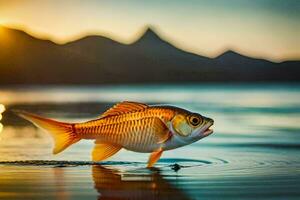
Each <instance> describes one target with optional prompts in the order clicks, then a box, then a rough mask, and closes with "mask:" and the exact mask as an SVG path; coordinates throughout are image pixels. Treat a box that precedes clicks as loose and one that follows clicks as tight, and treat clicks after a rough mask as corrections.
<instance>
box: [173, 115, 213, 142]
mask: <svg viewBox="0 0 300 200" xmlns="http://www.w3.org/2000/svg"><path fill="white" fill-rule="evenodd" d="M213 124H214V120H213V119H210V118H208V117H204V116H202V115H200V114H198V113H192V112H189V111H185V112H179V113H177V114H176V115H175V116H174V117H173V119H172V122H171V130H172V132H173V135H175V136H176V137H177V138H180V140H183V141H185V142H187V143H189V142H194V141H197V140H199V139H201V138H204V137H206V136H208V135H210V134H212V133H213V130H212V129H211V128H210V127H211V126H212V125H213Z"/></svg>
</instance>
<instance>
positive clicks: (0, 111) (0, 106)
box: [0, 104, 5, 114]
mask: <svg viewBox="0 0 300 200" xmlns="http://www.w3.org/2000/svg"><path fill="white" fill-rule="evenodd" d="M4 111H5V106H4V105H3V104H0V114H1V113H3V112H4Z"/></svg>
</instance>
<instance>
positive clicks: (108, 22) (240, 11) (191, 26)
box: [0, 0, 300, 62]
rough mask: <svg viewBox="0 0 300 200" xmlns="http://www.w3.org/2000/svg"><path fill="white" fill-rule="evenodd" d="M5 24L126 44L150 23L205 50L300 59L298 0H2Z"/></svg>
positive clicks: (61, 39)
mask: <svg viewBox="0 0 300 200" xmlns="http://www.w3.org/2000/svg"><path fill="white" fill-rule="evenodd" d="M0 25H4V26H8V27H12V28H18V29H23V30H25V31H26V32H28V33H30V34H32V35H33V36H36V37H39V38H44V39H45V38H47V39H51V40H52V41H54V42H56V43H66V42H69V41H72V40H76V39H79V38H81V37H83V36H85V35H90V34H92V35H95V34H96V35H103V36H106V37H109V38H111V39H114V40H117V41H119V42H122V43H126V44H130V43H132V42H134V41H135V40H137V39H138V38H139V37H140V36H141V34H142V33H143V31H144V30H145V28H146V27H147V26H151V27H154V29H155V31H156V32H157V33H158V34H159V35H160V36H161V37H162V38H163V39H166V40H168V41H169V42H170V43H172V44H174V45H175V46H177V47H179V48H181V49H183V50H186V51H189V52H193V53H196V54H199V55H203V56H208V57H216V56H218V55H220V54H221V53H222V52H224V51H226V50H229V49H230V50H233V51H237V52H239V53H241V54H243V55H247V56H251V57H256V58H265V59H268V60H272V61H275V62H281V61H285V60H299V59H300V37H299V36H300V1H299V0H197V1H196V0H185V1H179V0H173V1H171V0H169V1H167V0H161V1H158V0H152V1H146V0H145V1H143V0H119V1H115V0H107V1H100V0H98V1H95V0H89V1H80V0H0ZM0 36H1V35H0Z"/></svg>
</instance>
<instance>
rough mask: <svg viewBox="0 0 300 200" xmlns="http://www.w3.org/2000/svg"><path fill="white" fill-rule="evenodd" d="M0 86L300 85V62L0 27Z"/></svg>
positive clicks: (150, 38) (146, 40)
mask: <svg viewBox="0 0 300 200" xmlns="http://www.w3.org/2000/svg"><path fill="white" fill-rule="evenodd" d="M0 28H1V34H0V68H1V70H0V77H1V79H0V84H2V85H9V84H123V83H125V84H130V83H196V82H257V81H277V82H278V81H286V82H287V81H289V82H291V81H293V82H298V81H300V62H299V61H286V62H282V63H273V62H270V61H267V60H263V59H254V58H250V57H246V56H243V55H240V54H238V53H236V52H233V51H227V52H225V53H223V54H222V55H220V56H218V57H216V58H213V59H212V58H207V57H204V56H200V55H197V54H193V53H189V52H186V51H183V50H181V49H178V48H176V47H174V46H173V45H172V44H171V43H169V42H167V41H166V40H163V39H162V38H161V37H160V36H159V35H158V34H156V33H155V31H154V30H153V28H148V29H147V30H146V31H145V33H144V34H143V35H142V36H141V37H140V38H139V39H138V40H137V41H135V42H134V43H132V44H129V45H127V44H122V43H119V42H117V41H114V40H112V39H109V38H106V37H103V36H87V37H84V38H81V39H79V40H76V41H73V42H69V43H66V44H63V45H59V44H56V43H53V42H51V41H49V40H42V39H38V38H35V37H33V36H31V35H29V34H27V33H25V32H23V31H20V30H15V29H10V28H5V27H0Z"/></svg>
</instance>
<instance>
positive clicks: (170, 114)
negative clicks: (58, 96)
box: [18, 102, 213, 167]
mask: <svg viewBox="0 0 300 200" xmlns="http://www.w3.org/2000/svg"><path fill="white" fill-rule="evenodd" d="M18 114H19V115H20V116H22V117H24V118H25V119H28V120H29V121H31V122H33V123H34V124H36V125H37V126H39V127H41V128H44V129H46V130H47V131H49V133H50V134H51V135H52V136H53V138H54V140H55V147H54V150H53V153H54V154H57V153H59V152H61V151H63V150H64V149H66V148H67V147H68V146H70V145H71V144H73V143H75V142H77V141H79V140H81V139H95V140H96V141H95V144H96V145H95V148H94V150H93V153H92V157H93V160H94V161H101V160H104V159H106V158H109V157H110V156H112V155H114V154H115V153H117V152H118V151H119V150H120V149H121V148H125V149H128V150H131V151H135V152H145V153H146V152H149V153H150V152H151V153H152V154H151V156H150V158H149V161H148V167H151V166H153V165H154V163H155V162H156V161H157V160H158V159H159V158H160V156H161V154H162V152H163V151H164V150H170V149H175V148H178V147H181V146H184V145H187V144H191V143H193V142H195V141H197V140H199V139H201V138H203V137H205V136H208V135H209V134H211V133H212V130H211V129H209V127H210V126H212V124H213V120H212V119H209V118H206V117H203V116H201V115H199V114H197V113H191V112H189V111H187V110H184V109H181V108H177V107H171V106H148V105H146V104H142V103H135V102H122V103H119V104H116V105H115V106H114V107H112V108H111V109H109V110H108V111H106V112H105V113H104V114H102V115H101V116H100V118H99V119H96V120H92V121H88V122H84V123H64V122H58V121H54V120H52V119H46V118H42V117H40V116H37V115H34V114H31V113H26V112H18Z"/></svg>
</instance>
